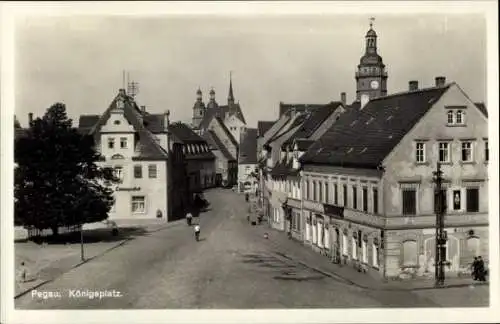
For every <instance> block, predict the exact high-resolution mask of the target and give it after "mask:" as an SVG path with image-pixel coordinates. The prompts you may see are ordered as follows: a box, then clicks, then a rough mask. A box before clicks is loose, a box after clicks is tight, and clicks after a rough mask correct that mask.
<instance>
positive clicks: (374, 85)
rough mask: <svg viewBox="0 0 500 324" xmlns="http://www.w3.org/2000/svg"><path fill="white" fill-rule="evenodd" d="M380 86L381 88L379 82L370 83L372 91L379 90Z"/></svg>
mask: <svg viewBox="0 0 500 324" xmlns="http://www.w3.org/2000/svg"><path fill="white" fill-rule="evenodd" d="M378 86H379V84H378V81H377V80H373V81H372V82H370V87H371V88H372V89H378Z"/></svg>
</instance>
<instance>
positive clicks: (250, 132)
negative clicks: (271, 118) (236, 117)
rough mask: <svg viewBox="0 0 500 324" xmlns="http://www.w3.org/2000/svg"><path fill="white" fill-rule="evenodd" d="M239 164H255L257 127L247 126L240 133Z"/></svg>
mask: <svg viewBox="0 0 500 324" xmlns="http://www.w3.org/2000/svg"><path fill="white" fill-rule="evenodd" d="M238 163H239V164H256V163H257V129H256V128H247V130H246V131H245V132H244V133H243V134H241V140H240V152H239V159H238Z"/></svg>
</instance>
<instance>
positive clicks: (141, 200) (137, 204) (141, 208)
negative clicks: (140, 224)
mask: <svg viewBox="0 0 500 324" xmlns="http://www.w3.org/2000/svg"><path fill="white" fill-rule="evenodd" d="M131 207H132V208H131V209H132V213H134V214H142V213H144V212H145V211H146V197H144V196H132V206H131Z"/></svg>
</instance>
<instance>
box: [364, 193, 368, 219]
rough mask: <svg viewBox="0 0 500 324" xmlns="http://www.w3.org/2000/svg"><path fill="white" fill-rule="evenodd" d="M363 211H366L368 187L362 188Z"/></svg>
mask: <svg viewBox="0 0 500 324" xmlns="http://www.w3.org/2000/svg"><path fill="white" fill-rule="evenodd" d="M363 211H364V212H365V213H367V212H368V188H366V187H364V188H363Z"/></svg>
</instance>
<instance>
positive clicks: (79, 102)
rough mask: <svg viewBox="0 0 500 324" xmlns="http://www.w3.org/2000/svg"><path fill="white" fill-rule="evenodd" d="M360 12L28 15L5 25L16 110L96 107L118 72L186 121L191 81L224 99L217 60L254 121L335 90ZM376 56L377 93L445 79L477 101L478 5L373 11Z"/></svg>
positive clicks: (358, 44) (350, 59)
mask: <svg viewBox="0 0 500 324" xmlns="http://www.w3.org/2000/svg"><path fill="white" fill-rule="evenodd" d="M368 19H369V16H361V15H359V16H352V15H349V16H346V15H344V16H340V15H315V16H303V17H281V18H278V17H273V18H262V17H261V18H241V17H240V18H227V17H214V16H211V17H208V16H199V17H185V18H180V17H172V16H170V17H169V16H162V17H158V18H150V17H148V18H137V17H136V18H118V17H115V18H109V17H104V16H101V17H95V18H91V17H85V18H83V17H82V18H77V17H71V18H67V17H66V18H42V17H37V18H30V19H23V20H18V21H17V28H16V33H15V37H16V38H15V50H16V54H15V60H16V63H15V69H16V72H15V76H16V82H15V89H16V115H17V116H18V118H19V119H20V121H21V123H22V124H23V125H26V122H27V115H28V112H30V111H31V112H33V113H34V114H35V115H41V114H43V113H44V111H45V109H46V108H48V107H49V106H50V105H51V104H53V103H54V102H63V103H65V104H66V106H67V109H68V113H69V115H70V117H71V118H73V119H74V120H75V121H76V120H77V119H78V116H79V115H80V114H100V113H102V112H103V111H104V110H105V109H106V108H107V107H108V105H109V103H110V101H111V100H112V99H113V97H114V96H115V95H116V94H117V92H118V89H119V88H120V87H121V86H122V71H123V70H124V69H125V70H128V71H129V72H130V76H131V79H133V80H134V81H137V82H139V84H140V93H139V94H138V95H137V100H138V104H139V105H146V106H147V109H148V110H149V111H151V112H155V113H160V112H163V111H165V110H166V109H170V111H171V112H172V114H171V116H172V119H173V120H184V121H188V120H190V118H191V116H192V106H193V103H194V101H195V97H196V96H195V91H196V89H197V88H198V87H200V88H201V89H202V91H203V96H204V100H205V102H206V101H208V91H209V90H210V87H214V89H215V91H216V99H217V101H218V102H219V104H225V103H226V102H227V92H228V86H229V71H233V87H234V94H235V97H236V100H239V101H240V104H241V107H242V109H243V112H244V114H245V117H246V119H247V121H248V123H249V124H250V126H252V127H254V126H255V125H256V123H257V120H273V119H276V118H277V114H278V105H279V102H280V101H284V102H293V103H327V102H329V101H332V100H339V98H340V92H343V91H345V92H347V97H348V101H349V102H350V101H352V100H354V95H355V80H354V72H355V69H356V66H357V64H358V63H359V59H360V57H361V55H362V54H363V52H364V36H365V34H366V31H367V30H368V28H369V25H368V22H369V20H368ZM374 29H375V30H376V32H377V34H378V36H379V38H378V48H379V54H380V55H381V56H382V57H383V60H384V63H385V64H386V66H387V69H388V73H389V79H388V92H389V93H393V92H398V91H402V90H406V89H407V87H408V81H409V80H418V81H419V85H420V86H421V87H424V86H432V85H433V83H434V77H435V76H438V75H443V76H446V78H447V80H449V81H456V82H457V83H458V84H459V85H460V86H461V87H462V89H464V90H465V91H466V93H467V94H468V95H469V96H470V97H471V98H472V99H473V100H475V101H486V27H485V20H483V18H482V16H478V15H455V16H444V15H432V16H430V15H422V14H419V15H406V16H403V15H397V16H396V15H385V16H380V15H379V16H377V17H376V21H375V24H374Z"/></svg>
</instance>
